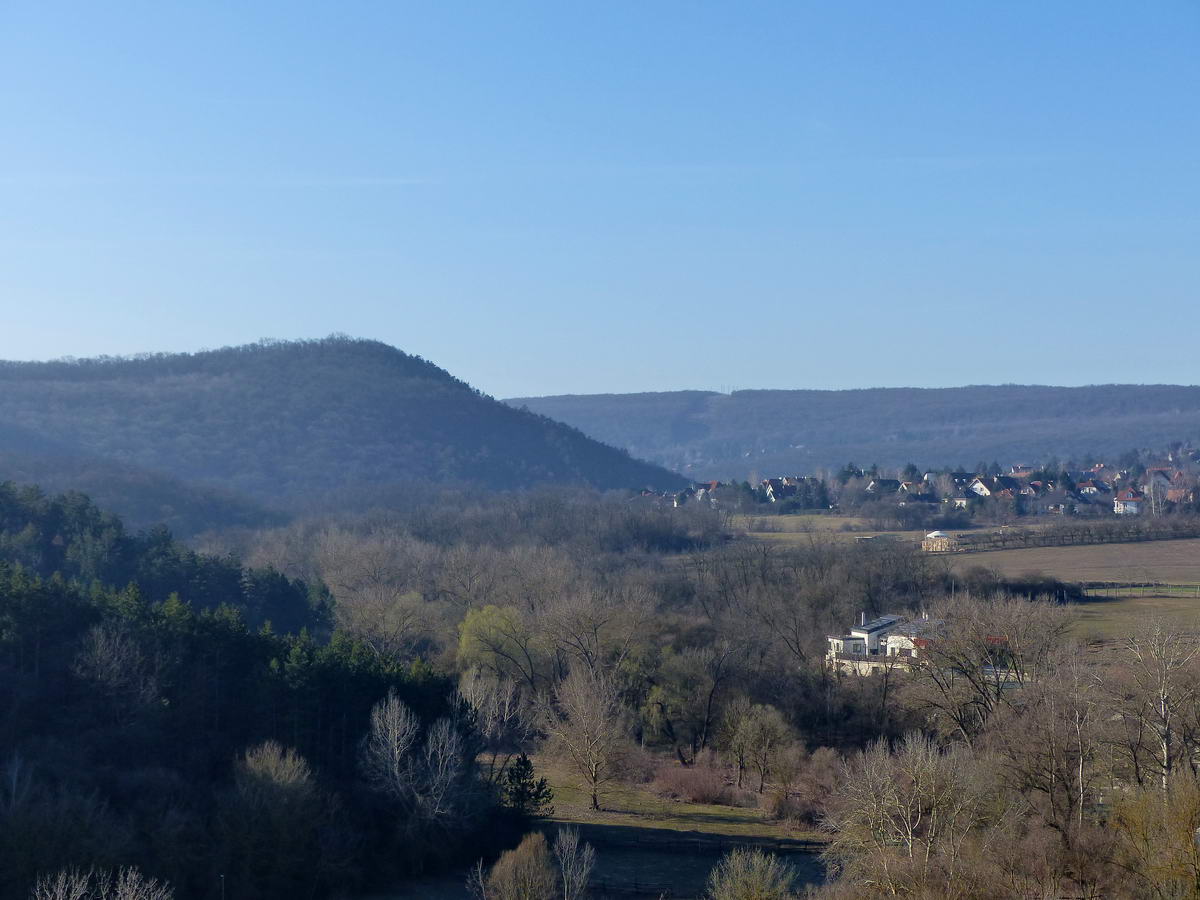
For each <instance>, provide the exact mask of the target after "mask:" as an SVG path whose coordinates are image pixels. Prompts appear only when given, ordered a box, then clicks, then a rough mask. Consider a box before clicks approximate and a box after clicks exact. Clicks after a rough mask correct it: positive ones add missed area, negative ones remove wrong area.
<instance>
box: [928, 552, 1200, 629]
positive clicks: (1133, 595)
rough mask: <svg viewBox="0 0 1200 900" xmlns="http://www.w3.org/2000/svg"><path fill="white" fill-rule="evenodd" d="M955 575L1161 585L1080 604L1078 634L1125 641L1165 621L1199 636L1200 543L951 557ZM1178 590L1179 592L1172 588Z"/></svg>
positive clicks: (1110, 592)
mask: <svg viewBox="0 0 1200 900" xmlns="http://www.w3.org/2000/svg"><path fill="white" fill-rule="evenodd" d="M946 558H947V559H950V560H952V563H951V564H952V565H953V567H954V569H955V570H956V571H959V572H962V571H965V570H966V569H969V568H972V567H974V566H985V567H986V568H989V569H994V570H996V571H997V572H1000V573H1001V574H1002V575H1008V576H1021V575H1025V574H1027V573H1030V572H1040V573H1042V574H1045V575H1050V576H1053V577H1055V578H1058V579H1061V580H1063V581H1075V582H1080V581H1083V582H1088V581H1104V582H1126V583H1129V584H1142V583H1146V582H1157V583H1160V584H1162V585H1164V586H1161V587H1156V588H1125V589H1122V588H1117V589H1110V590H1108V591H1105V592H1104V593H1107V594H1108V595H1109V596H1107V597H1095V598H1093V599H1091V600H1090V601H1088V602H1086V603H1080V604H1078V605H1077V607H1076V609H1077V611H1078V617H1079V618H1078V625H1077V633H1078V634H1079V635H1080V636H1081V637H1084V638H1087V639H1092V640H1113V639H1116V638H1120V637H1124V636H1126V635H1128V634H1130V633H1131V632H1132V631H1134V630H1136V629H1137V627H1138V626H1139V625H1141V624H1144V623H1146V622H1148V621H1151V620H1154V619H1162V620H1163V621H1165V622H1167V623H1168V624H1169V625H1171V626H1172V627H1174V628H1179V629H1181V630H1184V631H1197V632H1200V595H1198V593H1197V588H1196V585H1197V584H1200V540H1197V539H1184V540H1175V541H1144V542H1140V543H1130V544H1084V545H1080V546H1076V547H1035V548H1031V549H1028V550H994V551H989V552H987V553H963V554H955V555H953V556H947V557H946ZM1171 585H1177V587H1171Z"/></svg>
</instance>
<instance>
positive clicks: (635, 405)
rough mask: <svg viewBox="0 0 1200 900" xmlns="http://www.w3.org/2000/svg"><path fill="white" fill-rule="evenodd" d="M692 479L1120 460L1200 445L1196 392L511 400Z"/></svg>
mask: <svg viewBox="0 0 1200 900" xmlns="http://www.w3.org/2000/svg"><path fill="white" fill-rule="evenodd" d="M507 402H509V403H511V404H513V405H514V406H523V407H527V408H529V409H531V410H533V411H534V412H538V413H541V414H542V415H547V416H551V417H553V418H555V419H558V420H560V421H563V422H566V423H568V424H570V425H573V426H574V427H576V428H579V429H580V430H581V431H583V432H584V433H585V434H588V435H590V436H592V437H594V438H596V439H597V440H601V441H604V442H606V443H610V444H613V445H615V446H619V447H624V448H626V449H627V450H628V451H629V452H630V453H632V454H634V455H635V456H638V457H639V458H643V459H649V460H653V461H654V462H657V463H659V464H660V465H665V466H669V467H671V468H673V469H675V470H677V471H683V472H687V473H688V474H689V475H691V476H692V477H694V478H698V479H709V478H731V477H732V478H737V479H742V478H746V477H749V476H751V475H752V474H754V473H762V474H768V473H772V474H773V473H791V472H804V473H809V472H813V471H815V470H817V469H820V468H832V467H835V466H839V465H841V464H842V463H843V462H844V461H845V460H847V459H856V460H870V461H871V462H874V463H878V464H879V465H881V466H900V465H903V464H904V463H906V462H908V461H909V460H921V461H922V464H923V465H926V466H930V467H940V466H960V467H961V466H964V465H971V464H973V462H974V461H975V460H978V459H983V458H986V459H997V458H998V459H1003V460H1012V461H1020V462H1027V461H1037V460H1045V459H1051V458H1060V459H1069V458H1075V459H1081V458H1083V457H1085V456H1087V455H1089V454H1093V455H1099V456H1100V457H1104V456H1106V455H1107V456H1116V455H1118V454H1120V453H1123V452H1125V451H1127V450H1129V449H1130V447H1132V446H1138V447H1154V446H1165V445H1167V444H1168V443H1169V442H1171V441H1176V440H1181V439H1187V438H1194V437H1197V436H1200V387H1194V386H1181V385H1092V386H1088V387H1046V386H1038V385H999V386H970V387H960V388H935V389H934V388H872V389H868V390H843V391H823V390H796V391H783V390H745V391H735V392H733V393H731V394H717V393H712V392H708V391H675V392H666V393H646V394H596V395H580V396H571V395H568V396H557V397H531V398H520V399H514V400H510V401H507Z"/></svg>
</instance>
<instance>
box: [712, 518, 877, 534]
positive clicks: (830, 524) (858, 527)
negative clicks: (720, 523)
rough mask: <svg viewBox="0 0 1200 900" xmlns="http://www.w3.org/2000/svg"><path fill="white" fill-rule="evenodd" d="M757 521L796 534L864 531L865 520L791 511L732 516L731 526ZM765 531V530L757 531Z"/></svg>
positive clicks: (774, 529)
mask: <svg viewBox="0 0 1200 900" xmlns="http://www.w3.org/2000/svg"><path fill="white" fill-rule="evenodd" d="M757 523H764V524H766V525H767V526H768V527H769V528H770V529H771V530H772V531H773V532H780V533H786V534H796V533H800V532H810V531H820V532H830V531H832V532H849V531H865V530H866V528H867V520H866V519H864V518H862V517H861V516H831V515H826V514H824V513H793V514H791V515H786V516H775V515H771V516H768V515H762V516H752V515H747V516H734V519H733V527H734V528H742V529H747V530H749V529H750V528H751V526H753V525H756V524H757ZM758 533H767V532H758Z"/></svg>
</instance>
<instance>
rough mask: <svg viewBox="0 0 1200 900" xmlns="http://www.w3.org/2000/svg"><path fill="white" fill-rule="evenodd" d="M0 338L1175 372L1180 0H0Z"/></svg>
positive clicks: (1184, 319) (52, 345) (1185, 319)
mask: <svg viewBox="0 0 1200 900" xmlns="http://www.w3.org/2000/svg"><path fill="white" fill-rule="evenodd" d="M0 116H2V118H0V123H2V124H0V357H4V358H10V359H11V358H15V359H37V358H50V357H58V356H64V355H74V356H90V355H96V354H101V353H107V354H116V353H133V352H138V351H145V350H192V349H199V348H201V347H217V346H222V345H226V344H237V343H245V342H247V341H251V340H256V339H258V338H260V337H281V338H292V337H316V336H322V335H325V334H328V333H330V332H335V331H336V332H346V333H349V334H353V335H359V336H364V337H373V338H377V339H379V340H383V341H386V342H388V343H391V344H395V345H396V346H398V347H401V348H402V349H404V350H406V351H409V352H412V353H417V354H420V355H422V356H425V357H427V358H429V359H431V360H433V361H435V362H437V363H438V364H439V365H442V366H444V367H446V368H448V369H449V370H450V371H452V372H454V373H455V374H457V375H459V376H461V377H463V378H466V379H467V380H468V381H470V382H472V383H473V384H475V385H476V386H477V387H479V388H481V389H483V390H485V391H487V392H489V393H492V394H495V395H498V396H511V395H522V394H544V393H567V392H600V391H637V390H666V389H675V388H685V387H695V388H710V389H728V388H744V387H861V386H869V385H957V384H965V383H992V382H1041V383H1059V384H1080V383H1089V382H1108V381H1131V382H1183V383H1196V382H1198V381H1200V375H1198V374H1197V369H1198V366H1197V343H1198V337H1200V291H1198V286H1200V3H1198V2H1196V0H1178V2H1166V0H1164V2H1158V0H1155V2H1150V3H1131V2H1128V0H1122V2H1097V0H1088V2H1075V3H1070V2H1055V3H1047V2H1045V0H1038V2H1004V3H996V2H991V3H984V2H968V0H950V2H943V3H937V2H912V3H909V2H882V0H875V2H870V3H852V2H842V0H838V2H821V3H809V4H805V3H799V2H781V3H746V2H725V3H715V2H697V0H690V2H678V3H669V2H657V0H634V2H628V3H625V2H614V0H606V2H603V3H591V2H589V3H584V2H572V0H566V2H563V0H557V2H546V3H523V2H519V0H505V2H481V3H474V4H459V3H452V2H446V0H437V2H428V3H421V4H417V3H401V2H377V3H366V2H339V3H332V2H331V3H321V4H316V3H304V2H297V0H288V2H279V3H266V2H252V3H247V2H236V3H233V2H230V3H222V2H214V0H205V2H195V3H188V4H185V3H163V2H161V0H150V2H144V3H122V2H118V0H110V2H105V3H96V2H79V3H67V2H62V3H58V2H47V0H37V2H21V0H0Z"/></svg>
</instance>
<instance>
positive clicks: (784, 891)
mask: <svg viewBox="0 0 1200 900" xmlns="http://www.w3.org/2000/svg"><path fill="white" fill-rule="evenodd" d="M795 878H796V875H795V872H794V871H793V870H792V868H791V866H789V865H787V864H786V863H784V862H781V861H780V860H779V858H778V857H777V856H775V855H774V854H768V853H763V852H762V851H761V850H733V851H731V852H729V853H728V854H726V855H725V857H724V858H723V859H722V860H721V861H720V862H719V863H718V864H717V866H716V868H714V869H713V870H712V874H710V875H709V876H708V894H707V895H706V896H707V897H708V898H709V900H791V898H794V897H795V896H796V894H795V893H794V892H793V891H792V884H793V882H794V881H795Z"/></svg>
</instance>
